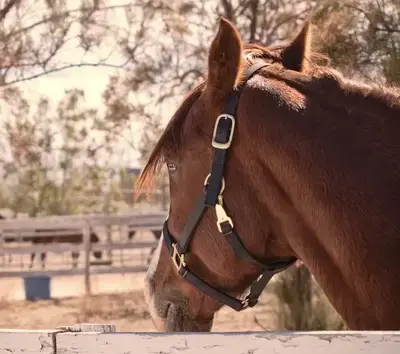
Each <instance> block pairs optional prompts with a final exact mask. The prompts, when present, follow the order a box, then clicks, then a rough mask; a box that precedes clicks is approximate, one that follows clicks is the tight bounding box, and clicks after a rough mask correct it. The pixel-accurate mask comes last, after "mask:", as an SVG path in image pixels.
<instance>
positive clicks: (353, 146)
mask: <svg viewBox="0 0 400 354" xmlns="http://www.w3.org/2000/svg"><path fill="white" fill-rule="evenodd" d="M310 85H311V84H310ZM266 87H268V90H266V89H265V88H266ZM353 94H354V95H355V97H354V101H355V100H358V101H360V102H362V99H361V97H360V96H361V93H359V94H357V93H356V92H353ZM327 95H329V93H328V92H327ZM348 95H349V94H348V92H347V93H346V92H345V90H342V89H340V88H339V87H338V88H337V90H336V91H335V92H334V96H330V97H329V96H328V97H329V99H328V98H327V97H326V96H325V99H322V96H321V94H320V93H319V92H318V90H315V89H314V91H313V90H312V88H311V87H310V86H308V87H307V86H306V87H305V89H304V90H300V89H299V87H295V85H293V86H289V85H286V84H284V83H282V82H279V81H274V80H267V81H266V79H265V78H257V79H254V80H253V81H252V83H251V84H250V85H249V89H248V90H247V91H245V92H244V94H243V98H242V102H241V104H240V106H239V112H238V116H239V117H240V116H246V112H252V114H251V117H246V118H243V121H244V122H245V123H241V124H242V125H241V127H242V128H241V129H242V131H241V132H240V129H238V135H239V139H240V140H241V141H246V144H247V145H248V147H247V148H246V149H242V151H243V156H241V158H242V160H243V161H245V159H246V156H247V162H244V164H247V170H248V171H252V170H254V166H251V164H252V163H255V161H257V163H258V164H259V165H261V167H258V170H262V171H265V174H264V176H263V178H262V179H260V180H259V182H257V181H256V180H255V179H254V178H253V177H252V176H248V179H249V180H252V183H253V186H254V188H258V194H259V196H260V199H261V200H262V204H263V206H264V210H268V217H269V218H272V219H275V220H278V221H279V222H277V223H276V224H278V225H279V228H277V229H276V230H273V231H274V233H275V234H276V236H277V237H281V238H284V239H285V240H286V241H287V242H288V244H289V245H290V246H291V248H292V249H293V251H294V252H295V254H296V255H297V256H298V257H299V258H300V259H301V260H302V261H303V262H304V263H305V264H306V266H307V267H308V268H309V270H310V271H311V272H312V273H313V275H314V276H315V278H316V280H317V281H318V282H319V284H320V285H321V287H322V288H323V290H324V291H325V293H326V294H327V296H328V298H329V299H330V300H331V302H332V303H333V304H334V306H335V307H336V309H337V310H338V311H339V312H340V314H341V315H342V316H343V318H344V319H345V320H346V321H347V323H348V325H349V326H350V327H352V328H355V329H356V328H360V329H369V328H378V327H380V328H382V327H386V328H391V327H392V328H393V326H394V327H395V326H396V325H397V326H399V325H400V323H399V321H400V316H399V315H400V310H398V309H397V307H396V306H395V304H394V303H393V300H392V299H393V298H395V297H396V296H399V295H400V278H399V277H393V274H392V271H393V269H397V268H398V267H399V266H400V260H399V258H398V255H397V253H396V252H395V250H396V249H397V248H398V247H399V246H400V239H399V237H398V236H397V235H398V232H399V231H400V222H399V221H398V220H399V218H398V215H397V214H398V212H397V211H398V210H399V208H400V196H399V195H398V194H397V195H396V197H395V198H393V193H394V192H396V191H398V190H399V188H398V181H399V173H400V168H399V166H398V162H397V161H400V147H399V145H398V142H397V141H398V138H397V136H398V132H399V131H400V120H399V119H397V120H396V119H395V116H396V115H398V112H399V108H398V106H396V107H393V106H391V105H390V104H389V103H387V104H385V102H383V101H382V100H381V99H375V102H374V98H369V100H368V103H367V105H366V106H367V107H368V111H366V110H365V111H364V112H363V110H362V107H361V105H359V104H356V103H354V101H353V103H354V104H353V106H352V108H353V109H352V110H350V111H349V110H348V106H343V105H341V104H340V102H339V99H340V97H341V96H342V98H343V102H345V101H346V100H347V101H348ZM332 97H334V102H332ZM371 107H372V108H374V110H372V108H371ZM379 107H380V108H379ZM383 109H384V110H386V111H387V114H385V117H383V118H382V117H378V116H377V113H378V112H379V111H382V110H383ZM247 116H248V114H247ZM379 127H380V128H381V129H380V130H379V129H378V128H379ZM249 137H251V139H249ZM242 145H245V144H244V143H243V144H242ZM249 146H252V147H253V148H251V147H249ZM377 147H378V149H377ZM249 151H251V152H252V154H254V155H253V158H252V159H249V157H248V156H249V155H248V153H249ZM245 155H246V156H245ZM396 193H399V192H396ZM271 214H272V215H271ZM266 216H267V215H266ZM382 237H384V238H382ZM393 267H394V268H393ZM393 295H396V296H393ZM377 299H380V300H382V301H381V302H378V303H377ZM394 313H397V317H396V316H394Z"/></svg>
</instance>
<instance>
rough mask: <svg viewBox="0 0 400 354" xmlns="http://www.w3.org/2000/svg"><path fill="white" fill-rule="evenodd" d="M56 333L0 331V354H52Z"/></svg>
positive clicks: (47, 331) (46, 331)
mask: <svg viewBox="0 0 400 354" xmlns="http://www.w3.org/2000/svg"><path fill="white" fill-rule="evenodd" d="M56 332H57V331H55V330H54V331H52V330H38V331H25V330H16V329H9V330H0V354H54V353H56V352H55V346H54V344H55V333H56Z"/></svg>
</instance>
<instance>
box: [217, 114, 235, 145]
mask: <svg viewBox="0 0 400 354" xmlns="http://www.w3.org/2000/svg"><path fill="white" fill-rule="evenodd" d="M221 119H230V120H231V122H232V127H231V132H230V134H229V138H228V141H227V142H226V143H219V142H217V141H216V140H215V137H216V135H217V129H218V123H219V122H220V120H221ZM234 131H235V118H233V116H231V115H230V114H227V113H223V114H220V115H219V116H218V118H217V121H216V122H215V125H214V133H213V137H212V142H211V144H212V146H214V147H215V148H217V149H224V150H226V149H228V148H229V146H231V143H232V139H233V133H234Z"/></svg>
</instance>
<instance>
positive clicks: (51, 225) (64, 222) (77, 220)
mask: <svg viewBox="0 0 400 354" xmlns="http://www.w3.org/2000/svg"><path fill="white" fill-rule="evenodd" d="M166 217H167V214H166V213H165V212H159V213H147V214H139V213H119V214H91V215H90V214H88V215H63V216H47V217H38V218H26V219H6V220H0V230H3V229H31V230H32V229H36V228H38V229H47V230H49V229H50V230H51V229H55V228H69V227H73V228H75V229H76V228H79V229H82V228H83V227H85V225H86V224H87V223H89V224H90V225H91V226H100V225H103V226H104V225H121V224H129V225H133V226H137V225H142V224H144V223H155V224H162V223H163V222H164V220H165V218H166Z"/></svg>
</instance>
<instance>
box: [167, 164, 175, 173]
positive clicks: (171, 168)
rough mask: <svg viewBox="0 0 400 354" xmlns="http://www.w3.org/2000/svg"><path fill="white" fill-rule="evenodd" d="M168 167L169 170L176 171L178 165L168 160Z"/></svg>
mask: <svg viewBox="0 0 400 354" xmlns="http://www.w3.org/2000/svg"><path fill="white" fill-rule="evenodd" d="M167 168H168V171H169V172H174V171H176V165H175V164H174V163H171V162H167Z"/></svg>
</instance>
